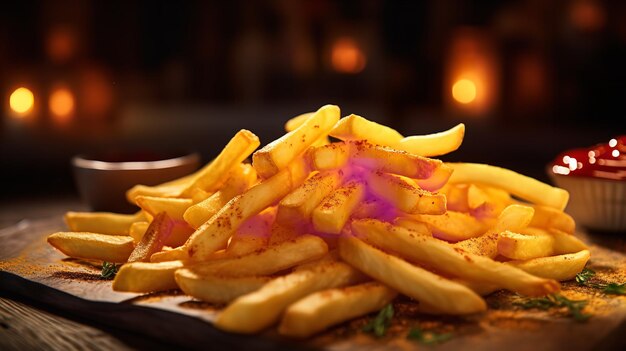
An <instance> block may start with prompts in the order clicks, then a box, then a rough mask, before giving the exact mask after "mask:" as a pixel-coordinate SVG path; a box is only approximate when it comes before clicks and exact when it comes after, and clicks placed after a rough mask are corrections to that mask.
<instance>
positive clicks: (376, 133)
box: [328, 115, 403, 146]
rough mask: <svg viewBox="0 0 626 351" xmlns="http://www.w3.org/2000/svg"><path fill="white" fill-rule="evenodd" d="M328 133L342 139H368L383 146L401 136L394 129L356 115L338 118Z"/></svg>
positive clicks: (394, 141)
mask: <svg viewBox="0 0 626 351" xmlns="http://www.w3.org/2000/svg"><path fill="white" fill-rule="evenodd" d="M328 134H329V135H330V136H332V137H335V138H337V139H340V140H344V141H345V140H368V141H369V142H370V143H372V144H378V145H384V146H394V145H396V144H397V143H398V142H399V141H400V140H401V139H402V138H403V137H402V134H400V133H398V132H397V131H396V130H394V129H392V128H389V127H387V126H384V125H382V124H378V123H376V122H372V121H369V120H367V119H365V118H363V117H361V116H357V115H350V116H348V117H344V118H342V119H340V120H339V122H338V123H337V124H336V125H335V126H334V128H333V129H332V130H331V131H330V132H329V133H328Z"/></svg>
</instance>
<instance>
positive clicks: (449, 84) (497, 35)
mask: <svg viewBox="0 0 626 351" xmlns="http://www.w3.org/2000/svg"><path fill="white" fill-rule="evenodd" d="M0 98H1V99H2V105H1V112H0V164H1V172H0V180H1V181H2V183H1V184H2V186H1V190H0V196H2V198H3V199H4V200H10V199H14V198H17V197H20V196H28V195H37V194H45V195H55V194H68V193H73V192H74V186H73V181H72V174H71V167H70V158H71V157H72V156H73V155H75V154H79V153H85V152H92V151H101V150H131V149H132V150H156V151H159V150H166V151H170V150H196V151H198V152H200V154H201V155H202V157H203V159H204V161H208V160H210V159H211V158H212V157H214V156H215V155H216V154H217V153H218V152H219V151H220V150H221V148H222V147H223V145H225V144H226V142H227V141H228V140H229V139H230V137H231V136H232V135H233V134H234V133H235V132H236V131H237V130H239V129H241V128H246V129H250V130H252V131H253V132H254V133H256V134H257V135H259V137H260V138H261V141H262V144H265V143H267V142H269V141H271V140H273V139H274V138H276V137H278V136H279V135H281V134H282V126H283V124H284V122H285V121H286V120H287V119H288V118H290V117H293V116H295V115H298V114H300V113H303V112H308V111H314V110H316V109H317V108H318V107H320V106H321V105H323V104H328V103H332V104H337V105H339V106H340V107H341V108H342V114H343V115H347V114H350V113H355V114H359V115H362V116H364V117H366V118H368V119H371V120H374V121H377V122H380V123H385V124H388V125H389V126H392V127H394V128H397V129H398V130H399V131H400V132H402V133H403V134H405V135H412V134H422V133H432V132H436V131H440V130H443V129H447V128H450V127H452V126H454V125H455V124H457V123H459V122H463V123H466V125H467V132H466V139H465V142H464V145H463V146H462V147H461V149H460V150H459V151H458V152H456V153H454V154H453V155H449V156H446V157H444V159H446V160H465V161H474V162H488V163H493V164H498V165H501V166H505V167H509V168H512V169H514V170H517V171H520V172H523V173H525V174H528V175H531V176H535V177H538V178H540V179H542V180H547V177H546V175H545V166H546V164H547V163H548V162H549V161H550V160H552V159H553V158H554V157H555V156H556V155H557V154H558V153H559V152H560V151H563V150H564V149H567V148H572V147H577V146H588V145H591V144H594V143H599V142H606V141H608V139H610V138H611V137H614V136H616V135H619V134H626V2H623V1H611V0H605V1H600V0H598V1H593V0H557V1H541V0H512V1H479V2H478V1H470V0H438V1H381V0H366V1H357V0H353V1H330V0H305V1H294V0H276V1H241V0H240V1H184V2H181V1H159V0H156V1H155V0H153V1H147V0H146V1H134V0H124V1H122V0H108V1H95V0H81V1H78V0H77V1H72V0H59V1H27V0H21V1H6V2H2V3H1V4H0Z"/></svg>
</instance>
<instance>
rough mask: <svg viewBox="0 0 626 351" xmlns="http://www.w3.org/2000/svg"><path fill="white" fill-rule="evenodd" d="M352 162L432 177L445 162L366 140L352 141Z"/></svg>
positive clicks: (408, 175) (405, 174)
mask: <svg viewBox="0 0 626 351" xmlns="http://www.w3.org/2000/svg"><path fill="white" fill-rule="evenodd" d="M350 145H351V147H352V150H353V151H352V154H353V156H352V158H351V161H352V163H354V164H356V165H358V166H362V167H365V168H368V169H371V170H374V171H380V172H384V173H393V174H398V175H401V176H405V177H409V178H417V179H426V178H430V177H431V176H432V175H433V174H434V173H435V171H436V170H437V168H439V167H441V166H443V162H441V161H440V160H435V159H432V158H426V157H422V156H416V155H412V154H410V153H408V152H404V151H399V150H395V149H392V148H390V147H386V146H380V145H373V144H370V143H369V142H367V141H365V140H357V141H352V142H350Z"/></svg>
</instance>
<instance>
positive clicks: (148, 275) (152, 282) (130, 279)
mask: <svg viewBox="0 0 626 351" xmlns="http://www.w3.org/2000/svg"><path fill="white" fill-rule="evenodd" d="M182 267H183V263H182V262H181V261H170V262H159V263H152V262H133V263H126V264H124V265H122V267H121V268H120V270H119V271H118V272H117V274H116V275H115V279H113V290H115V291H128V292H138V293H148V292H155V291H164V290H172V289H176V288H178V285H176V281H175V280H174V272H176V270H178V269H180V268H182Z"/></svg>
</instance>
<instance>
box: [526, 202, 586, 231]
mask: <svg viewBox="0 0 626 351" xmlns="http://www.w3.org/2000/svg"><path fill="white" fill-rule="evenodd" d="M533 208H534V209H535V215H534V216H533V220H532V221H531V222H530V225H531V226H533V227H539V228H546V229H552V228H553V229H558V230H561V231H564V232H566V233H570V234H572V233H574V230H575V229H576V222H574V219H573V218H572V216H570V215H568V214H567V213H565V212H563V211H561V210H557V209H554V208H552V207H548V206H541V205H533Z"/></svg>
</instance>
